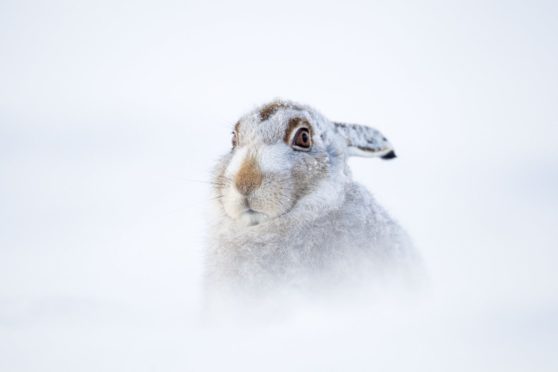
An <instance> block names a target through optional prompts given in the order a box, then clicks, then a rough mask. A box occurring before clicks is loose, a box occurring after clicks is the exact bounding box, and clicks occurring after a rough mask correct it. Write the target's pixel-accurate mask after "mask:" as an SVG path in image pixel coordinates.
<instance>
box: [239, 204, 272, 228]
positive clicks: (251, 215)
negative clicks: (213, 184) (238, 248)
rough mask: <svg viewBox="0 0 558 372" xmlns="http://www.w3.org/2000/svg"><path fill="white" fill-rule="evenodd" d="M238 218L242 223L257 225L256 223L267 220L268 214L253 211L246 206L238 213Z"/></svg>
mask: <svg viewBox="0 0 558 372" xmlns="http://www.w3.org/2000/svg"><path fill="white" fill-rule="evenodd" d="M239 219H240V220H241V221H242V222H243V223H244V224H246V225H248V226H253V225H257V224H259V223H261V222H263V221H265V220H267V219H268V216H267V215H266V214H265V213H261V212H258V211H255V210H253V209H251V208H248V209H246V210H244V211H243V212H242V213H241V214H240V218H239Z"/></svg>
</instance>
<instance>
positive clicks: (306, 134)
mask: <svg viewBox="0 0 558 372" xmlns="http://www.w3.org/2000/svg"><path fill="white" fill-rule="evenodd" d="M293 146H294V147H296V148H300V149H304V150H307V149H309V148H310V146H312V138H311V137H310V131H309V130H308V128H300V129H299V130H297V131H296V134H295V136H294V139H293Z"/></svg>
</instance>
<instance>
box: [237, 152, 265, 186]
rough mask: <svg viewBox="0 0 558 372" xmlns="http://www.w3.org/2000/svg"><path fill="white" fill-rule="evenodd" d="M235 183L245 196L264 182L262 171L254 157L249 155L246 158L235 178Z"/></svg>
mask: <svg viewBox="0 0 558 372" xmlns="http://www.w3.org/2000/svg"><path fill="white" fill-rule="evenodd" d="M234 183H235V186H236V188H237V190H238V191H239V192H240V193H241V194H242V195H245V196H246V195H249V194H250V193H252V192H253V191H254V190H255V189H257V188H258V187H259V186H260V185H261V184H262V172H261V170H260V167H259V166H258V162H257V161H256V159H255V158H254V157H252V156H249V157H248V158H246V160H244V163H242V166H241V167H240V169H239V170H238V173H237V174H236V177H235V178H234Z"/></svg>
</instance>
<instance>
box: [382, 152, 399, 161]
mask: <svg viewBox="0 0 558 372" xmlns="http://www.w3.org/2000/svg"><path fill="white" fill-rule="evenodd" d="M396 157H397V155H395V151H390V152H388V153H387V154H385V155H384V156H382V159H384V160H391V159H395V158H396Z"/></svg>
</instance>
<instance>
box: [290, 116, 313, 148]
mask: <svg viewBox="0 0 558 372" xmlns="http://www.w3.org/2000/svg"><path fill="white" fill-rule="evenodd" d="M299 127H304V128H308V131H309V132H310V139H312V136H313V133H312V126H311V125H310V123H309V122H308V120H306V119H304V118H299V117H295V118H291V119H289V123H288V124H287V130H285V136H284V137H283V141H285V143H286V144H287V145H290V142H289V140H290V138H291V134H292V132H293V130H295V129H296V128H299Z"/></svg>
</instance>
